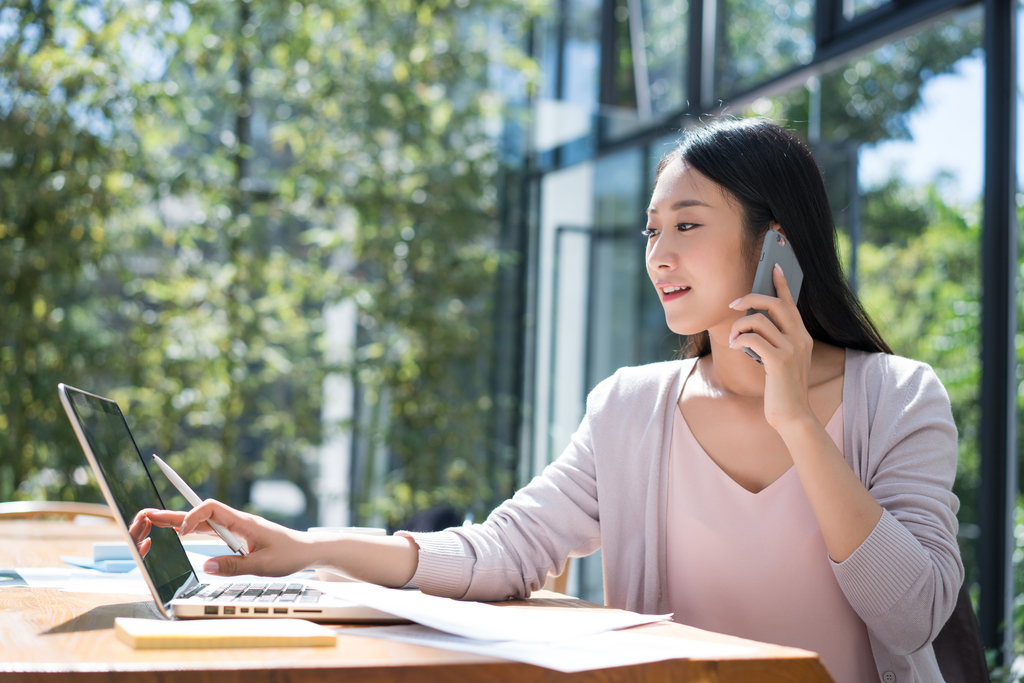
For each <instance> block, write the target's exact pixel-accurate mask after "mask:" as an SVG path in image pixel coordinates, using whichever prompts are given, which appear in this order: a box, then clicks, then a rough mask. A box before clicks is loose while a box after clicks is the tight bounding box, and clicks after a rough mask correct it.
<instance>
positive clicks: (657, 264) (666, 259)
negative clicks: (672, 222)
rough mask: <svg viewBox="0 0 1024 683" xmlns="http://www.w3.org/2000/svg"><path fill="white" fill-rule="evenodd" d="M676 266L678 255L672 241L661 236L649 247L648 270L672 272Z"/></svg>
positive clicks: (649, 244)
mask: <svg viewBox="0 0 1024 683" xmlns="http://www.w3.org/2000/svg"><path fill="white" fill-rule="evenodd" d="M675 266H676V253H675V249H674V248H673V246H672V244H671V243H670V240H666V239H663V236H662V235H659V236H658V237H656V238H655V239H654V240H652V241H651V242H649V243H648V245H647V268H648V270H662V269H668V270H671V269H672V268H674V267H675Z"/></svg>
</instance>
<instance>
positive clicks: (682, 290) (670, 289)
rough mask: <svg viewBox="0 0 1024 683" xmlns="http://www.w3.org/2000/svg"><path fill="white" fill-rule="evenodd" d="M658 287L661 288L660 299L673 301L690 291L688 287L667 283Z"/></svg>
mask: <svg viewBox="0 0 1024 683" xmlns="http://www.w3.org/2000/svg"><path fill="white" fill-rule="evenodd" d="M659 289H660V290H661V300H662V301H674V300H676V299H678V298H680V297H682V296H684V295H685V294H686V293H687V292H689V291H690V288H689V287H683V286H681V285H667V286H664V287H660V288H659Z"/></svg>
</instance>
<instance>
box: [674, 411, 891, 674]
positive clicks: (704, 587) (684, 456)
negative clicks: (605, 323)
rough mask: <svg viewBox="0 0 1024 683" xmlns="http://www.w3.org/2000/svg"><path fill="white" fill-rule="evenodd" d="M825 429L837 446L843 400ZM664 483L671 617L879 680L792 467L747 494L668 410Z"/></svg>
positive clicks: (678, 416)
mask: <svg viewBox="0 0 1024 683" xmlns="http://www.w3.org/2000/svg"><path fill="white" fill-rule="evenodd" d="M825 430H826V431H827V432H828V434H829V436H831V437H832V440H833V441H835V442H836V445H837V446H838V447H839V450H840V452H842V451H843V407H842V405H840V406H839V409H838V410H836V413H835V415H833V416H832V419H831V420H829V423H828V425H826V427H825ZM671 448H672V453H671V458H670V461H669V470H668V471H669V490H668V525H667V534H668V539H667V545H668V547H667V551H668V604H669V609H671V610H672V611H673V612H674V613H675V617H674V618H675V620H676V621H678V622H680V623H683V624H689V625H691V626H696V627H698V628H703V629H707V630H709V631H717V632H719V633H728V634H731V635H735V636H739V637H742V638H750V639H752V640H759V641H763V642H769V643H777V644H779V645H789V646H793V647H800V648H803V649H805V650H813V651H814V652H817V653H818V654H819V655H820V656H821V660H822V662H824V664H825V666H826V667H827V668H828V670H829V672H830V673H831V674H832V677H833V678H834V679H835V680H836V683H846V682H850V683H854V682H856V683H862V682H863V681H878V680H879V679H878V669H877V668H876V666H875V660H874V657H873V656H872V654H871V643H870V641H869V640H868V631H867V627H866V626H865V625H864V622H863V621H862V620H861V619H860V617H859V616H857V613H856V612H855V611H854V610H853V608H852V607H851V606H850V603H849V602H848V601H847V599H846V596H845V595H843V592H842V590H841V589H840V588H839V583H838V582H837V581H836V577H835V574H834V573H833V572H832V567H831V564H830V562H829V558H828V550H826V548H825V540H824V539H823V538H822V536H821V530H820V529H819V528H818V520H817V518H816V517H815V516H814V510H813V509H812V508H811V503H810V501H808V500H807V494H806V493H804V489H803V485H802V484H801V483H800V476H799V475H798V474H797V471H796V467H790V468H789V469H788V470H786V472H785V473H784V474H783V475H782V476H781V477H779V478H778V479H776V480H775V481H774V482H772V484H771V485H770V486H768V487H767V488H765V489H764V490H762V491H760V492H759V493H751V492H750V491H748V490H747V489H745V488H743V487H742V486H740V485H739V484H737V483H736V482H735V481H733V479H732V478H730V477H729V475H727V474H726V473H725V472H724V471H722V469H721V468H720V467H718V465H716V464H715V462H714V461H713V460H712V459H711V458H710V457H708V455H707V453H706V452H705V451H704V449H703V448H701V446H700V444H699V443H697V440H696V439H695V438H694V436H693V433H692V432H691V431H690V427H689V425H687V424H686V420H685V419H684V418H683V414H682V412H680V410H679V409H678V407H677V408H676V411H675V421H674V424H673V428H672V446H671Z"/></svg>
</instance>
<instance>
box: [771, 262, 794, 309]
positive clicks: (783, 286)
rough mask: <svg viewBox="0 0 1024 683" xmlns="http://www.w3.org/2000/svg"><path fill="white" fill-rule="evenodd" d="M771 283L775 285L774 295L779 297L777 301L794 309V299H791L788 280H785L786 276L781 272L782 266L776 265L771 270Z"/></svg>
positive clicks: (791, 294)
mask: <svg viewBox="0 0 1024 683" xmlns="http://www.w3.org/2000/svg"><path fill="white" fill-rule="evenodd" d="M772 282H773V283H775V293H776V294H778V295H779V299H781V300H782V301H784V302H785V303H787V304H790V305H792V306H793V307H794V308H795V307H796V299H794V298H793V293H792V292H791V291H790V289H789V280H787V279H786V274H785V273H784V272H782V266H780V265H779V264H778V263H776V264H775V267H774V268H772Z"/></svg>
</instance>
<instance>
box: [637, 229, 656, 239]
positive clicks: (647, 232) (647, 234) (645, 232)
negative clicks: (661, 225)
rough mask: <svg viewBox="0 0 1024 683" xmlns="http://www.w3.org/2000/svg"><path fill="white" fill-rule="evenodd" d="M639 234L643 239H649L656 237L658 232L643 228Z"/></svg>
mask: <svg viewBox="0 0 1024 683" xmlns="http://www.w3.org/2000/svg"><path fill="white" fill-rule="evenodd" d="M640 234H641V235H643V236H644V237H647V238H651V237H654V236H655V235H657V234H658V231H657V230H654V229H653V228H644V229H643V230H641V231H640Z"/></svg>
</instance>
